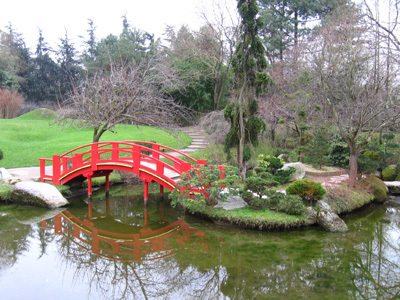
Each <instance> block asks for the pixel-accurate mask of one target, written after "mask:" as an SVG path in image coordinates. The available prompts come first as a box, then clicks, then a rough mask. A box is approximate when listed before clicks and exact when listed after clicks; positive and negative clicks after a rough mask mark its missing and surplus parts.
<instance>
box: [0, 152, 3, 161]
mask: <svg viewBox="0 0 400 300" xmlns="http://www.w3.org/2000/svg"><path fill="white" fill-rule="evenodd" d="M2 159H3V151H1V149H0V160H2Z"/></svg>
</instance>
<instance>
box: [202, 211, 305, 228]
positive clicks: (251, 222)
mask: <svg viewBox="0 0 400 300" xmlns="http://www.w3.org/2000/svg"><path fill="white" fill-rule="evenodd" d="M194 214H195V215H198V216H199V217H202V218H206V219H209V220H212V221H214V222H216V223H220V224H230V225H234V226H237V227H241V228H249V229H258V230H286V229H292V228H299V227H301V226H307V225H310V221H309V220H308V219H307V217H305V216H304V215H301V216H292V215H287V214H284V213H279V212H274V211H271V210H269V209H268V208H264V209H261V210H253V209H251V208H249V207H246V208H238V209H233V210H224V209H222V208H214V207H212V206H207V207H205V208H203V209H201V211H196V212H195V213H194Z"/></svg>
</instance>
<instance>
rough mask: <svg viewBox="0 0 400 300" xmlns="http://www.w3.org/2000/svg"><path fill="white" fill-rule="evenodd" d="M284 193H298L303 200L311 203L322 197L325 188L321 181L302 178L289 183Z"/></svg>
mask: <svg viewBox="0 0 400 300" xmlns="http://www.w3.org/2000/svg"><path fill="white" fill-rule="evenodd" d="M286 193H287V194H288V195H298V196H300V197H301V198H302V199H303V200H304V201H307V202H309V203H312V202H313V201H316V200H319V199H322V197H323V196H324V195H325V193H326V190H325V189H324V188H323V187H322V185H321V183H319V182H315V181H313V180H310V179H308V178H303V179H300V180H296V181H295V182H293V183H291V184H290V185H289V186H288V187H287V189H286Z"/></svg>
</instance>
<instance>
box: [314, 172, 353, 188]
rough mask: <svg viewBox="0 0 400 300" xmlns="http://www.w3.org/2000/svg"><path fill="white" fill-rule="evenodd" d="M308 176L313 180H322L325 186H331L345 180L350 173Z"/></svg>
mask: <svg viewBox="0 0 400 300" xmlns="http://www.w3.org/2000/svg"><path fill="white" fill-rule="evenodd" d="M306 177H307V178H310V179H311V180H314V181H317V182H320V183H321V185H322V186H323V187H324V188H330V187H334V186H337V185H339V184H341V183H342V182H344V181H347V180H348V179H349V175H348V174H343V175H337V176H326V177H325V176H309V175H306Z"/></svg>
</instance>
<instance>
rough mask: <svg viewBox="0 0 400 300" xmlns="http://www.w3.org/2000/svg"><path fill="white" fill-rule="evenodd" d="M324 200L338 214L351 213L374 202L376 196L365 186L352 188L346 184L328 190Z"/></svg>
mask: <svg viewBox="0 0 400 300" xmlns="http://www.w3.org/2000/svg"><path fill="white" fill-rule="evenodd" d="M324 200H325V201H326V202H327V203H328V204H329V205H330V206H331V208H332V210H333V211H334V212H335V213H337V214H343V213H349V212H351V211H353V210H356V209H359V208H361V207H363V206H364V205H366V204H368V203H370V202H372V201H373V200H374V196H373V195H371V193H369V191H367V190H365V187H364V188H362V187H360V188H359V189H357V188H351V187H349V186H347V185H345V184H343V185H340V186H336V187H333V188H331V189H329V190H328V192H327V194H326V195H325V198H324Z"/></svg>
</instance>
